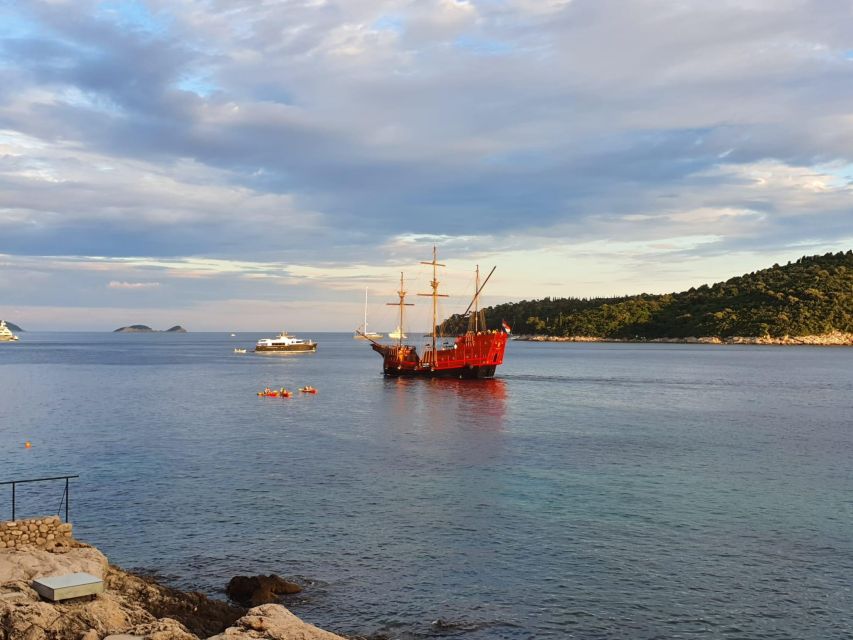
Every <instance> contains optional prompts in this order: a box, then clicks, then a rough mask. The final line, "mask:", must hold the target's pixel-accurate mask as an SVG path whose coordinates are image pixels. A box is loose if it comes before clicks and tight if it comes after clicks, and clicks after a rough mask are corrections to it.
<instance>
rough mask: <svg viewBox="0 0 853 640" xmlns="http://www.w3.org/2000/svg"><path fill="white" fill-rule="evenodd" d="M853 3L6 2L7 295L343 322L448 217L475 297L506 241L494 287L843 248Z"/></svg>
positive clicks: (29, 316)
mask: <svg viewBox="0 0 853 640" xmlns="http://www.w3.org/2000/svg"><path fill="white" fill-rule="evenodd" d="M851 23H853V5H851V4H850V3H849V2H846V1H842V0H820V1H818V0H811V1H809V0H748V1H747V0H738V1H733V0H732V1H726V0H722V1H720V2H713V3H700V2H680V3H672V2H660V1H657V0H655V1H653V0H630V1H628V0H618V1H617V0H468V1H462V0H280V1H277V2H276V1H267V2H258V1H256V0H243V1H240V0H228V1H225V0H207V1H205V2H190V1H188V0H186V1H181V0H169V1H168V2H167V1H165V0H148V1H142V0H136V1H130V2H115V1H103V2H94V1H91V0H73V1H71V0H69V1H67V2H63V1H59V0H52V1H44V2H39V1H37V0H33V1H31V2H26V3H7V4H3V5H0V310H2V314H0V315H2V316H3V317H9V318H12V319H14V320H16V321H21V322H22V323H26V325H27V326H28V327H32V328H36V329H37V328H60V327H63V326H64V327H76V328H104V329H106V328H110V327H112V326H113V325H115V324H116V322H119V323H121V322H125V323H127V322H135V321H137V320H139V321H142V320H144V318H143V319H140V318H139V317H138V316H139V315H140V313H141V312H143V311H144V312H146V313H149V314H151V316H150V317H153V318H154V320H152V322H153V323H155V324H156V323H157V322H158V321H159V319H160V318H165V317H166V316H168V320H167V322H180V323H181V324H183V325H185V326H188V327H189V328H191V329H226V328H228V329H232V328H233V329H252V328H257V329H265V328H270V327H271V326H279V325H280V324H281V322H285V321H286V322H287V324H288V326H290V327H293V328H313V329H349V328H351V327H352V326H354V325H356V324H358V317H359V315H360V309H361V296H362V295H363V287H364V286H365V285H369V286H371V288H372V291H373V296H372V298H375V301H376V302H379V301H384V300H385V297H386V296H392V295H393V290H394V288H395V282H394V280H395V278H396V277H397V276H398V273H399V271H400V269H406V270H407V272H408V273H409V275H410V276H411V278H412V285H411V287H410V289H411V290H413V291H415V290H419V288H420V287H423V286H425V279H426V278H425V272H424V271H423V270H422V269H418V268H410V267H411V265H413V264H415V263H416V262H417V261H418V260H422V259H427V258H428V256H429V253H430V250H431V245H432V244H433V243H435V244H438V245H439V247H440V254H441V255H443V256H444V258H445V261H446V262H447V263H448V266H449V267H450V269H449V273H448V275H447V277H446V281H447V283H448V286H449V287H450V290H451V292H453V293H455V294H458V295H460V296H461V295H463V293H464V291H466V290H467V289H469V288H470V287H471V277H470V275H469V274H470V270H471V269H472V268H473V265H474V264H475V263H477V262H479V263H480V264H482V265H486V264H488V265H489V266H491V265H492V264H495V263H497V264H499V270H498V272H497V273H496V275H495V279H494V283H493V284H492V288H491V291H490V293H491V295H492V296H493V299H494V300H503V299H507V298H522V297H535V296H544V295H611V294H616V293H636V292H639V291H642V290H646V291H666V290H674V289H681V288H686V287H689V286H691V285H693V284H698V283H700V282H704V281H708V280H715V279H723V278H727V277H730V276H732V275H738V274H740V273H741V272H743V271H749V270H753V269H755V268H759V267H763V266H767V265H768V264H772V263H773V262H781V261H785V260H789V259H793V258H796V257H798V256H800V255H803V254H809V253H815V252H823V251H828V250H840V249H848V248H850V246H851V244H853V214H851V209H852V207H851V204H853V198H851V196H853V188H851V179H853V53H851V52H853V32H851V30H850V29H849V25H850V24H851ZM389 299H390V298H389ZM463 306H464V305H463ZM453 310H454V309H453V308H450V309H448V311H453ZM94 314H96V318H97V319H96V318H95V317H93V316H94ZM134 314H136V315H134ZM62 318H65V322H63V321H62V320H61V319H62ZM276 318H281V320H278V321H277V320H276ZM416 318H417V316H416ZM391 321H392V319H391V318H390V317H389V318H387V319H384V318H382V317H380V318H379V322H380V323H381V322H387V323H390V322H391ZM416 322H421V323H422V322H423V319H420V320H416ZM149 324H150V323H149ZM424 326H425V325H424ZM377 328H382V327H379V326H377Z"/></svg>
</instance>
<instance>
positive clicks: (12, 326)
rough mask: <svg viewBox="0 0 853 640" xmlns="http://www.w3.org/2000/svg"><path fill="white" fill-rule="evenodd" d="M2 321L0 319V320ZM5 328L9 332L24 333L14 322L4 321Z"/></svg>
mask: <svg viewBox="0 0 853 640" xmlns="http://www.w3.org/2000/svg"><path fill="white" fill-rule="evenodd" d="M0 320H2V318H0ZM6 326H7V327H8V328H9V331H14V332H16V333H24V330H23V329H21V326H20V325H17V324H15V323H14V322H9V321H8V320H6Z"/></svg>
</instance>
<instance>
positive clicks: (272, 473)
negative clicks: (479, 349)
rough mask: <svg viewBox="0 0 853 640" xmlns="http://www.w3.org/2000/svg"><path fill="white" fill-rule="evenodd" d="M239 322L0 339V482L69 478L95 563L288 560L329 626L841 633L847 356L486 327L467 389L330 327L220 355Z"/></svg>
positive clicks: (302, 604)
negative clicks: (273, 346) (488, 364)
mask: <svg viewBox="0 0 853 640" xmlns="http://www.w3.org/2000/svg"><path fill="white" fill-rule="evenodd" d="M258 337H261V336H259V335H256V334H251V335H250V334H241V335H238V336H237V337H236V338H232V337H229V336H228V335H227V334H187V335H171V334H153V335H122V334H94V333H93V334H81V333H77V334H48V333H27V334H23V339H22V340H21V342H20V343H19V344H14V345H0V480H3V479H16V478H26V477H36V476H40V475H59V474H66V473H79V474H80V479H79V480H75V481H73V485H72V495H71V498H72V503H71V511H72V521H73V522H74V524H75V531H76V535H77V536H78V537H80V538H82V539H84V540H87V541H89V542H91V543H93V544H95V545H97V546H98V547H100V548H101V549H103V550H104V551H105V552H106V553H107V554H108V555H109V556H110V559H111V560H112V561H113V562H115V563H118V564H120V565H123V566H126V567H136V568H143V569H146V570H148V571H153V572H156V573H158V574H160V575H161V576H163V577H164V578H165V579H166V580H167V581H169V582H170V583H172V584H174V585H176V586H179V587H189V588H194V589H199V590H202V591H206V592H208V593H210V594H213V595H219V596H220V597H221V594H222V591H223V589H224V586H225V584H226V583H227V581H228V579H229V578H230V577H231V576H233V575H236V574H247V573H248V574H254V573H262V572H263V573H269V572H275V573H279V574H281V575H285V576H296V577H298V578H299V579H300V580H302V581H303V582H305V583H306V584H307V585H308V586H307V589H306V591H305V592H304V593H303V594H302V595H300V596H298V597H295V598H294V599H291V600H287V601H286V602H285V604H287V605H288V606H290V607H291V608H292V609H293V610H294V611H295V612H296V613H297V614H298V615H300V616H302V617H303V618H305V619H307V620H309V621H311V622H314V623H316V624H318V625H320V626H323V627H326V628H329V629H332V630H336V631H339V632H342V633H347V634H368V633H376V632H384V633H387V634H389V635H390V636H391V637H393V638H404V639H411V638H433V637H457V636H458V637H464V638H467V639H470V640H485V639H487V638H488V639H504V638H505V639H511V640H518V639H526V638H632V639H634V638H751V639H752V638H780V639H781V638H815V639H827V638H851V637H853V350H850V349H843V348H841V349H833V348H810V347H797V348H791V347H788V348H785V347H781V348H780V347H748V346H742V347H720V346H703V345H696V346H688V345H607V344H595V345H583V344H533V343H521V342H513V343H510V345H509V347H508V353H507V361H506V364H505V365H504V366H503V367H501V368H500V370H499V374H500V377H499V378H498V379H495V380H493V381H482V382H477V381H465V382H462V381H452V380H451V381H439V380H436V381H426V380H415V381H411V380H385V379H383V377H382V376H381V375H380V373H379V371H380V359H379V357H378V356H377V355H376V354H374V353H373V352H372V351H371V350H370V349H369V347H368V346H367V345H366V344H364V343H361V342H357V341H354V340H352V338H351V337H350V336H349V335H348V334H347V335H343V334H318V335H315V336H314V337H315V338H317V339H319V341H320V348H319V351H318V352H317V353H316V354H314V355H301V356H284V357H282V356H255V355H252V354H247V355H243V356H240V355H235V354H233V353H232V349H233V348H234V347H235V346H243V347H250V348H251V345H252V344H253V342H254V341H255V340H256V339H257V338H258ZM306 337H307V336H306ZM303 384H312V385H314V386H315V387H317V388H318V389H319V394H318V395H316V396H307V397H306V396H302V397H298V396H297V397H293V398H291V399H288V400H282V399H268V398H263V399H262V398H258V397H257V396H256V395H255V392H256V391H257V390H259V389H261V388H263V387H264V386H267V385H269V386H276V387H279V386H287V387H290V388H294V387H298V386H300V385H303ZM27 440H29V441H30V442H31V443H32V448H30V449H25V448H24V442H25V441H27ZM61 493H62V492H61V486H59V485H57V486H52V487H47V488H42V489H38V488H36V486H35V485H30V486H29V487H28V488H23V487H21V488H19V498H20V502H19V512H21V511H22V512H24V515H27V514H42V513H50V512H55V511H56V510H57V508H58V506H59V500H60V498H61ZM8 495H9V492H8V488H6V487H0V518H8V517H9V513H8V511H9V500H8Z"/></svg>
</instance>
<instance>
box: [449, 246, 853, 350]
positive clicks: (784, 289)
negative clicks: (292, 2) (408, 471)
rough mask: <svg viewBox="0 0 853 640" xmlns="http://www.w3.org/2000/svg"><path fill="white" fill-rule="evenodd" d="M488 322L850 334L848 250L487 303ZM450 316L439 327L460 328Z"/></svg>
mask: <svg viewBox="0 0 853 640" xmlns="http://www.w3.org/2000/svg"><path fill="white" fill-rule="evenodd" d="M485 312H486V318H487V327H488V328H489V329H500V327H501V321H502V320H506V321H507V322H508V323H509V324H510V325H511V326H512V332H513V333H514V334H516V335H519V334H520V335H528V336H545V337H554V338H565V339H571V338H572V337H578V336H582V337H588V338H599V339H613V340H655V339H685V338H688V337H697V336H714V337H717V338H731V337H733V336H757V337H766V338H772V339H782V338H785V337H786V336H820V335H827V334H835V333H842V334H851V333H853V251H846V252H839V253H827V254H826V255H822V256H807V257H802V258H800V259H799V260H797V261H796V262H789V263H788V264H786V265H782V266H780V265H778V264H774V265H773V266H772V267H770V268H769V269H762V270H761V271H755V272H753V273H748V274H745V275H743V276H739V277H736V278H731V279H729V280H726V281H725V282H718V283H716V284H713V285H707V284H703V285H702V286H700V287H691V288H690V289H689V290H687V291H682V292H681V293H667V294H661V295H653V294H646V293H643V294H639V295H634V296H623V297H615V298H544V299H542V300H529V301H528V300H523V301H521V302H510V303H506V304H500V305H496V306H494V307H489V308H487V309H485ZM467 323H468V320H467V318H463V317H462V316H459V315H454V316H451V317H450V318H449V319H448V320H447V321H446V322H445V324H444V327H443V331H444V333H445V334H452V333H457V332H464V331H465V328H466V327H467Z"/></svg>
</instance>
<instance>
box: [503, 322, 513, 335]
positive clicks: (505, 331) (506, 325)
mask: <svg viewBox="0 0 853 640" xmlns="http://www.w3.org/2000/svg"><path fill="white" fill-rule="evenodd" d="M501 327H503V330H504V333H505V334H507V335H509V334H510V333H512V330H511V329H510V326H509V325H508V324H507V323H506V320H501Z"/></svg>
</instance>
